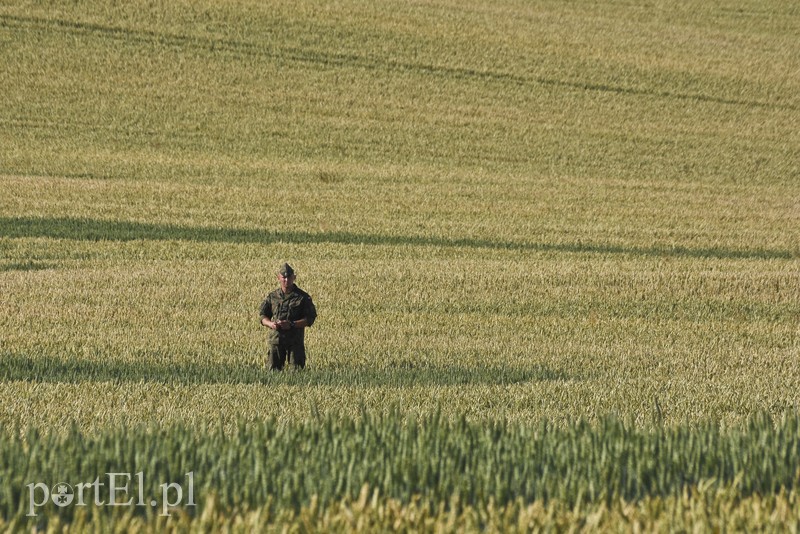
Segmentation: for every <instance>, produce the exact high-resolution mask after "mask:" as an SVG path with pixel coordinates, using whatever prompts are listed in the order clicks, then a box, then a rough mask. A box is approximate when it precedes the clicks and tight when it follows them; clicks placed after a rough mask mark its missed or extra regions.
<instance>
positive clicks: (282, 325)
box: [275, 320, 291, 330]
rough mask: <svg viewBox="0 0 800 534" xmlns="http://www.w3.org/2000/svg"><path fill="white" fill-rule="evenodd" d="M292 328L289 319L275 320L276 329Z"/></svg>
mask: <svg viewBox="0 0 800 534" xmlns="http://www.w3.org/2000/svg"><path fill="white" fill-rule="evenodd" d="M290 328H291V325H290V324H289V321H284V320H280V321H276V322H275V330H289V329H290Z"/></svg>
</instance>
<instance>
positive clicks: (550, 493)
mask: <svg viewBox="0 0 800 534" xmlns="http://www.w3.org/2000/svg"><path fill="white" fill-rule="evenodd" d="M109 473H128V474H130V475H131V476H130V477H128V479H126V480H133V482H138V486H140V487H141V494H142V495H148V496H149V495H156V494H158V488H159V486H160V485H161V484H182V485H183V486H184V487H185V485H186V483H187V476H188V474H189V473H191V481H192V482H191V485H192V491H193V495H194V496H195V497H194V501H195V503H196V505H195V507H189V508H188V510H187V509H185V510H184V511H185V513H189V514H192V515H196V514H202V513H203V506H204V504H203V503H204V502H205V499H206V498H207V497H209V496H211V495H213V496H214V499H215V500H216V502H217V503H218V504H219V505H220V506H222V507H224V508H225V509H234V508H239V509H256V508H260V507H261V508H263V507H264V506H265V505H269V506H268V509H269V513H276V512H278V511H281V510H283V511H287V510H294V511H300V510H301V509H302V508H303V507H307V506H309V505H310V503H312V501H313V502H315V503H317V504H318V506H320V507H322V508H326V507H328V506H330V505H331V504H332V503H335V502H337V501H340V500H342V499H351V500H355V499H357V498H358V497H359V492H360V491H361V490H362V487H363V486H364V484H368V485H369V487H370V488H373V491H375V492H377V493H378V494H380V495H381V496H382V497H386V498H390V499H396V500H398V501H400V502H403V503H410V502H412V501H414V500H417V501H419V502H422V503H430V505H435V504H437V503H440V502H443V501H448V500H450V499H452V498H457V499H458V500H459V502H461V503H462V504H464V505H469V506H477V507H485V506H487V505H489V503H495V504H497V505H501V506H505V505H508V504H510V503H513V502H515V501H517V500H522V501H523V502H534V501H537V500H539V501H542V502H545V503H547V502H549V501H551V500H556V501H558V502H561V503H564V504H565V505H567V506H582V505H586V504H591V503H595V504H597V503H599V502H604V503H606V505H607V506H608V507H611V506H613V504H614V503H615V502H617V501H619V500H620V499H624V500H625V501H636V500H641V499H644V498H647V497H666V496H673V497H679V496H680V495H681V494H682V493H683V492H685V491H686V490H687V489H688V488H691V487H695V486H698V485H702V486H703V487H704V488H706V489H709V488H712V489H713V488H723V487H724V488H729V489H732V490H733V491H735V492H737V494H739V495H742V496H749V495H753V494H760V495H771V494H777V493H779V492H781V491H782V490H791V489H793V488H796V487H797V485H798V484H800V415H798V414H797V413H792V414H787V415H785V416H783V417H782V418H780V419H777V420H773V419H772V418H770V417H767V416H755V417H753V418H751V419H750V420H749V421H748V422H747V423H746V424H744V425H741V426H737V427H733V428H729V429H723V428H721V427H720V426H719V425H718V424H716V423H706V424H699V425H693V426H689V425H678V426H670V427H664V426H653V427H651V428H649V429H645V428H640V427H636V426H635V425H631V424H626V423H625V422H623V421H621V420H619V419H616V418H611V417H609V418H605V419H603V420H602V421H600V422H599V423H598V424H596V425H590V424H588V423H585V422H576V423H574V424H572V425H570V426H568V427H564V428H559V427H554V426H553V425H551V424H550V423H548V422H546V421H541V422H538V423H529V424H506V423H496V424H492V425H487V424H474V423H470V422H469V421H467V420H466V419H461V420H456V421H452V420H446V419H445V418H443V417H442V416H441V415H439V414H438V413H434V414H432V415H429V416H425V417H422V418H419V419H414V418H405V417H402V416H401V414H400V413H399V411H397V410H395V411H392V412H390V413H389V414H388V415H383V416H382V417H380V416H378V415H377V414H375V413H373V412H371V411H368V410H363V411H362V413H361V415H360V417H358V418H352V419H351V418H341V417H337V416H335V415H334V414H330V413H328V414H321V415H318V416H317V418H316V420H314V421H306V422H302V423H290V424H285V425H279V424H277V423H276V422H275V421H261V422H259V423H250V424H245V423H242V424H240V425H239V426H238V428H236V429H234V430H233V431H232V432H226V431H224V430H223V429H222V427H221V426H217V427H213V426H209V427H206V428H204V429H199V430H196V429H192V428H190V427H188V426H186V425H180V424H178V425H173V426H167V425H151V426H135V427H133V426H132V427H122V428H116V429H106V430H104V431H101V432H99V433H97V434H87V433H84V432H82V431H80V430H78V429H77V428H73V429H72V430H70V431H68V432H66V433H64V434H56V433H41V432H39V431H37V430H35V429H30V430H29V431H28V432H27V434H25V435H23V436H20V435H15V434H13V433H9V432H7V431H4V432H2V433H0V479H2V480H3V484H2V489H1V490H0V491H2V494H0V503H2V508H0V512H1V513H2V517H4V518H6V519H7V520H10V519H12V518H20V517H23V516H30V515H31V514H30V512H31V502H32V499H33V500H34V501H35V502H36V503H37V504H39V503H41V504H42V506H41V514H42V516H46V517H56V516H58V517H61V518H62V519H63V520H65V521H69V520H70V519H71V518H72V517H73V514H74V513H75V511H76V510H81V509H83V508H82V507H76V506H72V507H63V508H56V506H55V505H54V504H51V503H45V502H44V499H43V496H42V495H39V494H36V493H35V491H34V490H33V489H31V485H32V484H35V483H42V484H44V485H45V486H47V487H51V486H53V487H54V486H55V485H56V484H57V483H59V482H63V483H67V484H70V485H71V486H72V487H75V488H77V487H78V484H81V483H83V484H89V483H91V482H92V481H95V480H96V479H98V478H99V479H100V480H102V481H104V482H108V480H107V479H108V477H109V475H108V474H109ZM135 473H141V475H140V477H141V478H137V477H136V475H135ZM131 477H132V478H131ZM133 482H132V485H131V486H130V487H128V486H127V485H126V489H128V488H130V489H128V492H123V493H117V494H116V495H115V497H116V499H117V502H121V501H127V500H128V498H133V497H132V496H131V495H138V494H139V493H138V489H137V490H134V489H133ZM119 486H120V485H119V484H117V487H119ZM54 491H55V490H54ZM88 491H91V490H88ZM96 491H99V493H98V494H97V495H99V496H100V498H99V502H106V503H107V502H108V500H109V498H110V495H109V493H108V492H109V484H106V485H105V486H101V488H100V489H97V490H96ZM126 493H127V497H126V496H125V494H126ZM32 495H33V497H32ZM87 495H88V496H87V497H86V500H87V501H89V500H90V499H91V498H92V494H91V493H90V494H87ZM184 495H186V493H185V490H184ZM95 498H96V497H95ZM182 503H183V504H186V503H187V501H186V500H184V501H182ZM90 507H91V506H90ZM131 508H132V509H133V510H134V512H135V513H137V514H139V515H142V514H144V515H147V514H151V515H152V514H154V513H156V512H157V511H158V509H155V510H152V509H150V508H148V507H147V506H138V507H137V503H134V504H133V505H132V506H131ZM45 511H46V512H47V513H46V514H45ZM101 511H102V510H101ZM35 512H37V513H36V514H34V516H38V515H39V514H38V512H39V509H38V507H37V508H36V510H35ZM109 513H110V512H109Z"/></svg>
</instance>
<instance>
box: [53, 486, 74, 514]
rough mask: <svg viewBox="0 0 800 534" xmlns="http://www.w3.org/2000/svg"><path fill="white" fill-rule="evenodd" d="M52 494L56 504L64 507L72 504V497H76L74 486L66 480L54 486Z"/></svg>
mask: <svg viewBox="0 0 800 534" xmlns="http://www.w3.org/2000/svg"><path fill="white" fill-rule="evenodd" d="M50 494H51V496H52V499H53V502H54V503H55V504H56V506H60V507H62V508H63V507H64V506H69V505H70V504H72V499H74V498H75V492H73V491H72V486H70V485H69V484H67V483H66V482H59V483H58V484H56V485H55V486H53V490H52V491H51V492H50Z"/></svg>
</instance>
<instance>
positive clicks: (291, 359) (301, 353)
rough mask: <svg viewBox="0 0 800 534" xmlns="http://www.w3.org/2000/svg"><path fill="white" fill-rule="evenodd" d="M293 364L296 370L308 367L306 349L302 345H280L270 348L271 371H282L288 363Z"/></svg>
mask: <svg viewBox="0 0 800 534" xmlns="http://www.w3.org/2000/svg"><path fill="white" fill-rule="evenodd" d="M287 362H288V363H290V364H293V365H294V366H295V367H296V368H298V369H302V368H304V367H305V366H306V348H305V345H303V344H302V343H294V344H289V343H285V344H284V343H280V344H278V345H270V346H269V366H270V369H277V370H278V371H280V370H281V369H283V366H284V365H286V363H287Z"/></svg>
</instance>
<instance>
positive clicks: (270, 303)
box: [260, 286, 317, 345]
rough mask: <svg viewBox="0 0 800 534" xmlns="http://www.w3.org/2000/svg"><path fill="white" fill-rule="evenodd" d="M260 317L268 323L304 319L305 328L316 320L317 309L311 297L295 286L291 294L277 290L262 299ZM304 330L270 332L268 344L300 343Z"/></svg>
mask: <svg viewBox="0 0 800 534" xmlns="http://www.w3.org/2000/svg"><path fill="white" fill-rule="evenodd" d="M260 315H261V317H266V318H267V319H269V320H270V321H282V320H289V321H299V320H301V319H305V320H306V321H307V323H308V325H307V326H311V325H312V324H314V320H316V318H317V308H316V307H315V306H314V302H313V301H312V300H311V295H309V294H308V293H306V292H305V291H303V290H302V289H300V288H299V287H297V286H294V289H293V290H292V292H291V293H288V294H284V293H283V291H282V290H281V289H280V288H278V289H276V290H275V291H273V292H272V293H270V294H269V295H267V298H265V299H264V302H262V303H261V309H260ZM304 332H305V328H294V329H292V330H281V331H277V330H270V331H269V342H270V344H272V345H278V344H281V345H283V344H294V343H302V342H303V338H304Z"/></svg>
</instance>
